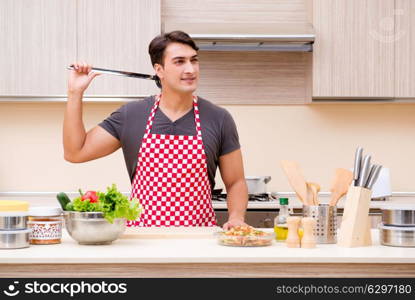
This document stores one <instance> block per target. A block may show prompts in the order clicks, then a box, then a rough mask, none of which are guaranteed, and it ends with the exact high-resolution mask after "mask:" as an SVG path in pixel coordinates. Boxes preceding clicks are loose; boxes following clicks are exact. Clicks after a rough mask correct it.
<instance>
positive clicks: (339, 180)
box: [329, 168, 354, 206]
mask: <svg viewBox="0 0 415 300" xmlns="http://www.w3.org/2000/svg"><path fill="white" fill-rule="evenodd" d="M353 175H354V174H353V173H352V172H350V171H349V170H346V169H342V168H338V169H336V172H335V175H334V179H333V182H332V184H331V188H330V191H331V197H330V201H329V205H331V206H336V205H337V202H338V201H339V199H340V198H341V197H343V196H344V195H346V193H347V190H348V189H349V186H350V185H351V183H352V181H353Z"/></svg>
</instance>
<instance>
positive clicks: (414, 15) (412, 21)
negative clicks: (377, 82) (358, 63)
mask: <svg viewBox="0 0 415 300" xmlns="http://www.w3.org/2000/svg"><path fill="white" fill-rule="evenodd" d="M395 22H396V28H395V38H394V42H395V55H396V63H395V97H396V98H415V57H414V53H415V1H413V0H396V9H395Z"/></svg>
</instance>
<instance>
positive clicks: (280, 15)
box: [161, 0, 313, 105]
mask: <svg viewBox="0 0 415 300" xmlns="http://www.w3.org/2000/svg"><path fill="white" fill-rule="evenodd" d="M308 1H309V0H257V1H253V0H238V1H223V0H210V1H204V0H173V1H170V0H163V1H162V10H161V11H162V29H163V31H170V30H172V29H180V30H183V31H187V32H189V33H190V34H192V32H193V31H194V30H195V29H200V27H203V32H196V33H205V34H207V35H214V34H215V33H216V34H217V33H218V27H219V26H222V27H223V28H221V29H222V30H221V32H222V33H224V34H229V31H233V30H234V29H235V28H236V29H237V30H235V31H238V29H239V31H240V32H239V33H241V34H245V35H247V34H248V33H249V32H250V31H249V30H247V28H248V27H251V28H249V29H253V27H255V28H257V29H258V33H260V34H263V35H266V33H269V32H270V31H272V30H275V28H281V24H284V25H287V30H286V31H282V33H283V34H287V33H289V32H290V31H291V29H292V28H295V27H297V26H298V25H299V24H300V25H302V24H304V23H310V18H309V17H310V16H309V10H308V4H309V2H308ZM172 24H175V25H177V24H180V25H181V26H180V27H176V28H173V26H171V25H172ZM218 24H219V25H218ZM251 24H254V25H255V26H251ZM201 25H202V26H201ZM291 27H292V28H291ZM219 44H220V42H219ZM224 44H226V42H223V41H222V45H224ZM235 44H237V42H235ZM252 44H253V45H256V43H254V42H252ZM265 44H266V43H265ZM199 46H201V45H199ZM201 48H202V47H201ZM235 48H237V46H235ZM312 55H313V54H312V52H292V51H285V50H284V51H281V52H277V51H260V50H259V49H255V47H253V49H251V50H249V51H248V50H243V51H237V50H229V51H216V52H215V51H210V50H209V51H208V50H201V51H199V57H200V87H199V89H198V90H197V93H198V94H199V95H200V96H201V97H205V98H207V99H208V100H210V101H212V102H214V103H216V104H243V105H245V104H249V105H251V104H254V105H255V104H305V103H309V102H311V75H312V74H311V73H312V68H311V66H312Z"/></svg>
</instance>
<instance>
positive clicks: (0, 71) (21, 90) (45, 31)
mask: <svg viewBox="0 0 415 300" xmlns="http://www.w3.org/2000/svg"><path fill="white" fill-rule="evenodd" d="M0 28H1V33H0V45H1V46H0V66H1V68H0V96H1V97H4V96H13V97H15V96H26V97H29V96H52V95H62V94H65V93H66V85H67V83H66V71H65V64H66V63H67V62H69V61H71V60H73V59H74V58H75V57H76V42H75V41H76V1H70V0H63V1H56V0H38V1H26V0H2V1H1V2H0Z"/></svg>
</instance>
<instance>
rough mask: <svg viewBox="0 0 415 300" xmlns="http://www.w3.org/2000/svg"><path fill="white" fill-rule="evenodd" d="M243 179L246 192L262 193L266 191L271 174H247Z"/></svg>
mask: <svg viewBox="0 0 415 300" xmlns="http://www.w3.org/2000/svg"><path fill="white" fill-rule="evenodd" d="M245 181H246V185H247V186H248V194H250V195H255V194H263V193H266V192H267V183H268V182H270V181H271V176H247V177H245Z"/></svg>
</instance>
